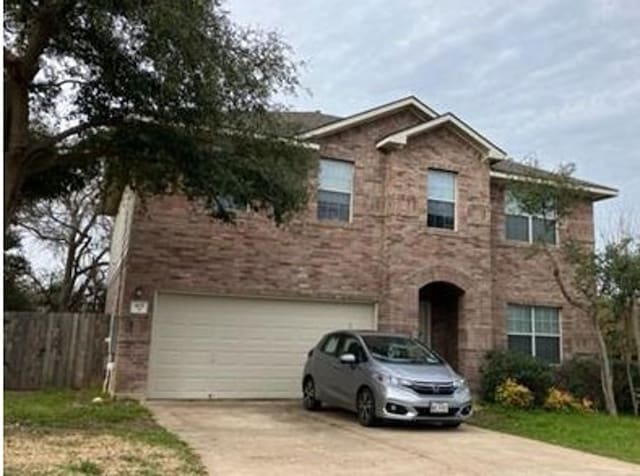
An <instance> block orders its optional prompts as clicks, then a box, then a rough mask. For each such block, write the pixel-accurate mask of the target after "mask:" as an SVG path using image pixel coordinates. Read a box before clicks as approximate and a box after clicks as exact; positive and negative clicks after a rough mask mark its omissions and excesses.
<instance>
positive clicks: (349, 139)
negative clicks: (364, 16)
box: [107, 97, 616, 398]
mask: <svg viewBox="0 0 640 476" xmlns="http://www.w3.org/2000/svg"><path fill="white" fill-rule="evenodd" d="M290 117H291V118H294V119H295V120H299V121H301V122H303V123H304V124H306V125H307V130H306V131H304V132H302V133H301V135H300V137H301V138H302V139H305V140H306V141H308V142H309V143H310V144H314V145H316V146H317V147H318V150H319V154H320V157H321V160H320V167H319V173H318V175H317V176H314V177H312V178H311V180H310V187H312V191H313V192H312V198H311V200H310V202H309V206H308V209H307V210H306V211H305V212H304V213H300V214H299V215H298V216H296V217H295V218H294V219H293V220H291V221H290V222H289V223H287V224H286V225H284V226H281V227H277V226H276V225H274V224H273V223H272V222H270V221H269V220H268V219H267V218H266V217H264V216H262V215H261V214H258V213H255V212H251V211H239V212H238V217H237V220H236V223H235V224H234V225H229V224H224V223H221V222H218V221H214V220H212V219H210V218H209V217H207V216H206V215H205V214H204V213H203V212H202V211H200V210H198V209H197V207H195V206H194V205H192V204H190V203H189V202H187V201H186V200H185V199H184V198H183V197H180V196H170V197H157V198H155V199H153V200H151V201H150V202H148V203H147V204H146V205H145V206H141V205H140V203H138V201H136V199H135V197H134V196H133V195H132V194H131V193H125V194H124V195H123V198H122V200H121V202H120V207H119V211H118V214H117V217H116V226H115V230H114V237H113V243H112V252H111V256H112V268H111V273H110V282H109V293H108V303H107V306H108V308H107V311H108V312H111V313H112V314H113V315H114V316H116V319H115V324H116V325H115V326H114V328H116V329H117V332H116V333H115V336H114V337H117V338H115V339H114V340H115V342H113V343H114V346H115V349H116V350H115V364H116V370H115V374H114V379H113V389H114V390H115V391H116V392H119V393H133V394H138V395H145V396H147V397H150V398H154V397H155V398H244V397H247V398H249V397H251V398H263V397H264V398H277V397H296V396H298V395H299V385H300V382H299V380H300V372H301V368H302V365H303V363H304V360H305V357H306V352H307V351H308V350H309V349H310V348H311V346H312V345H314V344H315V342H316V341H317V340H318V339H319V338H320V336H321V335H322V334H323V333H324V332H327V331H329V330H333V329H336V328H378V329H381V330H390V331H400V332H405V333H412V334H415V335H419V336H421V337H422V338H423V339H424V340H425V341H428V342H430V343H431V345H432V346H433V347H434V348H435V349H436V350H437V351H439V352H440V353H441V354H442V355H444V357H446V358H447V360H448V361H449V362H450V363H451V364H452V365H453V366H454V367H456V368H457V369H458V370H459V371H460V372H461V373H462V374H464V375H466V376H467V377H468V378H470V379H471V380H472V382H477V377H478V367H479V365H480V363H481V359H482V357H483V355H484V353H485V352H486V351H487V350H489V349H492V348H495V347H511V348H515V349H519V350H522V351H525V352H529V353H531V354H532V355H536V356H538V357H540V358H543V359H546V360H549V361H552V362H557V361H560V360H561V359H563V358H567V357H569V356H571V355H574V354H578V353H589V352H592V351H593V349H594V343H593V336H592V334H591V332H590V330H589V323H588V321H587V320H586V317H585V316H584V315H582V314H580V312H578V311H576V310H575V309H573V308H572V307H571V306H569V305H568V303H566V302H565V300H564V299H563V297H562V295H561V294H560V292H559V290H558V289H557V286H556V285H555V282H554V279H553V277H552V275H551V267H550V266H549V263H548V262H546V260H545V257H544V256H542V255H538V256H536V257H534V258H531V257H530V256H531V253H530V249H531V243H532V242H534V241H539V240H544V241H546V242H547V243H549V244H550V245H552V246H553V245H554V244H558V243H562V242H563V240H565V239H567V237H568V236H572V237H573V238H576V239H580V240H582V241H584V242H587V243H592V242H593V210H592V201H595V200H600V199H604V198H608V197H612V196H614V195H615V194H616V191H615V190H614V189H611V188H608V187H603V186H600V185H595V184H591V183H588V182H581V181H578V182H577V183H578V184H579V185H580V186H582V187H583V188H584V189H585V190H586V191H588V193H589V196H590V197H591V200H589V201H585V202H584V203H583V204H582V205H581V206H580V207H578V208H577V209H576V210H575V211H574V213H573V216H572V217H571V218H570V219H567V220H564V221H563V222H562V223H555V222H552V221H546V222H545V221H544V220H543V219H541V218H538V217H530V216H526V215H523V214H521V213H520V212H519V211H518V209H517V206H516V205H514V204H513V203H510V202H509V203H508V200H506V194H505V183H506V182H507V181H509V180H518V179H519V178H522V177H523V176H526V175H527V173H528V172H530V170H529V169H527V167H524V166H522V165H518V164H516V163H514V162H512V161H510V160H508V159H507V155H506V153H505V152H504V151H503V150H502V149H500V148H499V147H497V146H496V145H494V144H493V143H492V142H491V141H489V140H488V139H486V138H485V137H483V136H482V135H480V134H479V133H478V132H476V131H475V130H473V129H472V128H471V127H470V126H468V125H467V124H465V123H464V122H462V121H461V120H460V119H458V118H457V117H456V116H454V115H452V114H442V115H440V114H438V113H436V112H435V111H433V110H432V109H431V108H429V107H428V106H426V105H425V104H423V103H421V102H420V101H419V100H417V99H416V98H413V97H409V98H405V99H402V100H399V101H395V102H393V103H390V104H385V105H383V106H379V107H376V108H373V109H371V110H368V111H364V112H361V113H358V114H355V115H353V116H350V117H347V118H334V117H330V116H324V115H322V114H319V113H301V114H299V115H296V114H291V115H290Z"/></svg>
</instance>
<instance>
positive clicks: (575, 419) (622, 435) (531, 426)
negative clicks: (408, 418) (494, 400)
mask: <svg viewBox="0 0 640 476" xmlns="http://www.w3.org/2000/svg"><path fill="white" fill-rule="evenodd" d="M470 423H472V424H474V425H477V426H481V427H483V428H488V429H490V430H496V431H502V432H504V433H511V434H514V435H519V436H525V437H527V438H533V439H535V440H540V441H546V442H548V443H553V444H556V445H560V446H566V447H568V448H575V449H578V450H582V451H587V452H589V453H594V454H598V455H602V456H610V457H613V458H618V459H621V460H625V461H630V462H632V463H638V464H640V418H637V417H632V416H620V417H618V418H613V417H610V416H608V415H604V414H600V413H560V412H548V411H545V410H528V411H525V410H515V409H507V408H503V407H499V406H496V405H483V406H482V407H480V408H478V409H477V410H476V413H475V414H474V416H473V417H472V420H471V422H470Z"/></svg>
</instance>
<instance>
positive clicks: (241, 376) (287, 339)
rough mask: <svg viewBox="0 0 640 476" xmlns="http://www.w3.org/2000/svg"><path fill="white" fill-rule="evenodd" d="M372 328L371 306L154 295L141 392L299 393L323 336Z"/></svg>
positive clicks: (196, 395) (202, 395) (205, 395)
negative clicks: (307, 364)
mask: <svg viewBox="0 0 640 476" xmlns="http://www.w3.org/2000/svg"><path fill="white" fill-rule="evenodd" d="M375 326H376V319H375V308H374V305H373V304H362V303H334V302H322V301H299V300H284V299H257V298H239V297H213V296H200V295H188V294H173V293H160V294H158V295H157V298H156V303H155V310H154V314H153V321H152V333H151V355H150V359H149V379H148V394H147V396H148V397H149V398H184V399H209V398H298V397H299V396H300V378H301V374H302V368H303V366H304V362H305V359H306V356H307V352H308V351H309V349H311V348H312V347H313V346H314V345H315V344H316V343H317V342H318V340H319V339H320V337H321V336H322V335H323V334H324V333H326V332H329V331H331V330H335V329H373V328H375Z"/></svg>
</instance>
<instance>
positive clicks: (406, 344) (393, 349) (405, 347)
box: [363, 335, 442, 365]
mask: <svg viewBox="0 0 640 476" xmlns="http://www.w3.org/2000/svg"><path fill="white" fill-rule="evenodd" d="M363 339H364V342H365V343H366V344H367V347H368V349H369V352H371V355H372V357H373V358H374V359H376V360H381V361H384V362H389V363H394V364H428V365H439V364H442V359H440V357H438V356H437V355H436V354H435V353H434V352H432V351H431V350H429V348H428V347H427V346H425V345H424V344H422V343H421V342H419V341H417V340H415V339H410V338H407V337H401V336H378V335H369V336H363Z"/></svg>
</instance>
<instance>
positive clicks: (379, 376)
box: [374, 372, 413, 387]
mask: <svg viewBox="0 0 640 476" xmlns="http://www.w3.org/2000/svg"><path fill="white" fill-rule="evenodd" d="M374 376H375V378H376V380H377V381H378V382H381V383H383V384H385V385H392V386H394V387H410V386H411V385H413V382H412V381H411V380H407V379H406V378H400V377H394V376H393V375H389V374H385V373H382V372H377V373H375V374H374Z"/></svg>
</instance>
